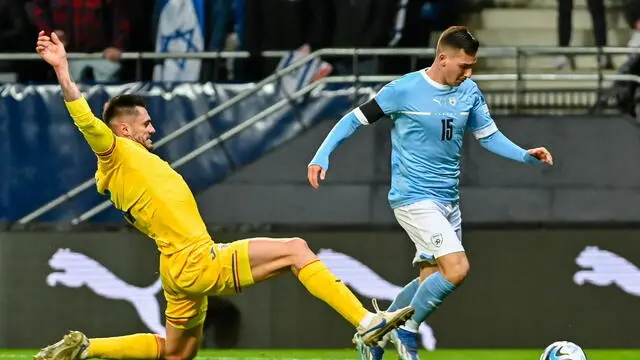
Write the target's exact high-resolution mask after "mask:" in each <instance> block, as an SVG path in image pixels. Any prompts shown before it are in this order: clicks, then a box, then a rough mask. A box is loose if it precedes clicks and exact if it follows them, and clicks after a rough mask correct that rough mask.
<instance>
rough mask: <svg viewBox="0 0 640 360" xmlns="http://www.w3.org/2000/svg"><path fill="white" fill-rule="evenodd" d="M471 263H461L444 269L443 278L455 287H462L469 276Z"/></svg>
mask: <svg viewBox="0 0 640 360" xmlns="http://www.w3.org/2000/svg"><path fill="white" fill-rule="evenodd" d="M469 269H470V267H469V262H468V261H466V259H465V261H459V262H456V263H454V264H450V265H448V266H446V267H444V268H442V270H441V271H442V276H443V277H444V278H445V279H447V281H449V282H450V283H452V284H453V285H456V286H457V285H460V284H462V282H463V281H464V279H466V278H467V275H468V274H469Z"/></svg>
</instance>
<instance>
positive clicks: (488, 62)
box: [476, 55, 628, 71]
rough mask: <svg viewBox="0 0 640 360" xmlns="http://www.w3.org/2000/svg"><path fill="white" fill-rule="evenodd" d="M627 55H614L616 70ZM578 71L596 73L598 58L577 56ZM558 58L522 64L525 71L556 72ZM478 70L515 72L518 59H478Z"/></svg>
mask: <svg viewBox="0 0 640 360" xmlns="http://www.w3.org/2000/svg"><path fill="white" fill-rule="evenodd" d="M627 58H628V57H627V55H613V56H611V60H612V62H613V66H614V69H618V68H619V67H620V66H621V65H622V64H623V63H624V62H625V61H627ZM574 60H575V64H576V69H577V70H582V71H584V70H590V71H595V70H597V69H598V62H597V57H596V56H586V55H585V56H575V57H574ZM555 61H556V57H551V56H536V57H529V58H525V59H524V60H523V62H522V63H521V66H522V68H523V69H527V70H554V69H555ZM476 66H477V69H479V70H481V71H486V70H500V71H507V70H508V71H514V70H515V69H516V59H514V58H482V57H480V58H478V64H477V65H476Z"/></svg>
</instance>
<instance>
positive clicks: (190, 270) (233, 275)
mask: <svg viewBox="0 0 640 360" xmlns="http://www.w3.org/2000/svg"><path fill="white" fill-rule="evenodd" d="M160 276H161V277H162V286H163V288H164V297H165V299H167V310H166V311H165V315H166V318H167V321H168V322H169V323H170V324H171V325H172V326H173V327H175V328H178V329H190V328H192V327H195V326H198V325H200V324H202V323H204V319H205V317H206V314H207V297H208V296H217V295H232V294H237V293H240V292H242V289H243V288H244V287H246V286H249V285H251V284H253V283H254V281H253V276H252V274H251V265H250V263H249V241H248V240H239V241H235V242H233V243H229V244H215V243H213V242H211V243H207V244H203V245H200V246H198V247H196V248H195V249H191V250H184V251H180V252H178V253H176V254H172V255H169V256H165V255H162V256H161V257H160Z"/></svg>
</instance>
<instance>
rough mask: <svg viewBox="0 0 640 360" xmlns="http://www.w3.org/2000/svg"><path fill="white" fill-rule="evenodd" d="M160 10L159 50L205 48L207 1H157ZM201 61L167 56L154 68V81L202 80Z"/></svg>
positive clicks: (187, 50) (157, 42)
mask: <svg viewBox="0 0 640 360" xmlns="http://www.w3.org/2000/svg"><path fill="white" fill-rule="evenodd" d="M157 1H158V3H157V4H156V5H157V6H158V8H159V9H160V17H159V20H158V34H157V36H156V52H200V51H203V49H204V36H203V35H202V31H203V29H204V1H205V0H157ZM200 66H201V60H197V59H195V60H187V59H166V60H161V61H160V63H159V64H158V65H156V66H155V67H154V69H153V80H154V81H164V82H174V81H178V82H179V81H198V80H199V79H200Z"/></svg>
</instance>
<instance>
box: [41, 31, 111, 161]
mask: <svg viewBox="0 0 640 360" xmlns="http://www.w3.org/2000/svg"><path fill="white" fill-rule="evenodd" d="M36 51H37V52H38V54H40V57H42V58H43V59H44V60H45V61H46V62H47V63H49V64H50V65H51V66H52V67H53V69H54V70H55V72H56V76H57V77H58V82H59V83H60V87H61V88H62V95H63V96H64V101H65V104H66V105H67V109H68V110H69V114H71V117H72V118H73V122H74V123H75V124H76V126H77V127H78V129H80V132H81V133H82V135H83V136H84V138H85V139H86V140H87V142H88V143H89V146H91V149H92V150H93V151H94V152H95V153H96V154H98V155H107V154H109V153H110V152H111V151H112V150H113V147H114V146H115V135H114V134H113V132H112V131H111V129H109V127H108V126H107V125H106V124H105V123H104V122H102V121H101V120H100V119H98V118H97V117H95V116H94V115H93V113H92V112H91V108H90V107H89V104H87V101H86V100H85V99H84V97H83V96H82V94H81V93H80V90H79V89H78V86H76V84H75V83H74V82H73V80H72V79H71V75H70V74H69V63H68V61H67V53H66V51H65V49H64V45H63V44H62V42H61V41H60V39H58V36H57V35H56V34H55V33H52V34H51V35H47V34H46V33H45V32H44V31H41V32H40V33H39V34H38V43H37V46H36Z"/></svg>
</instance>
